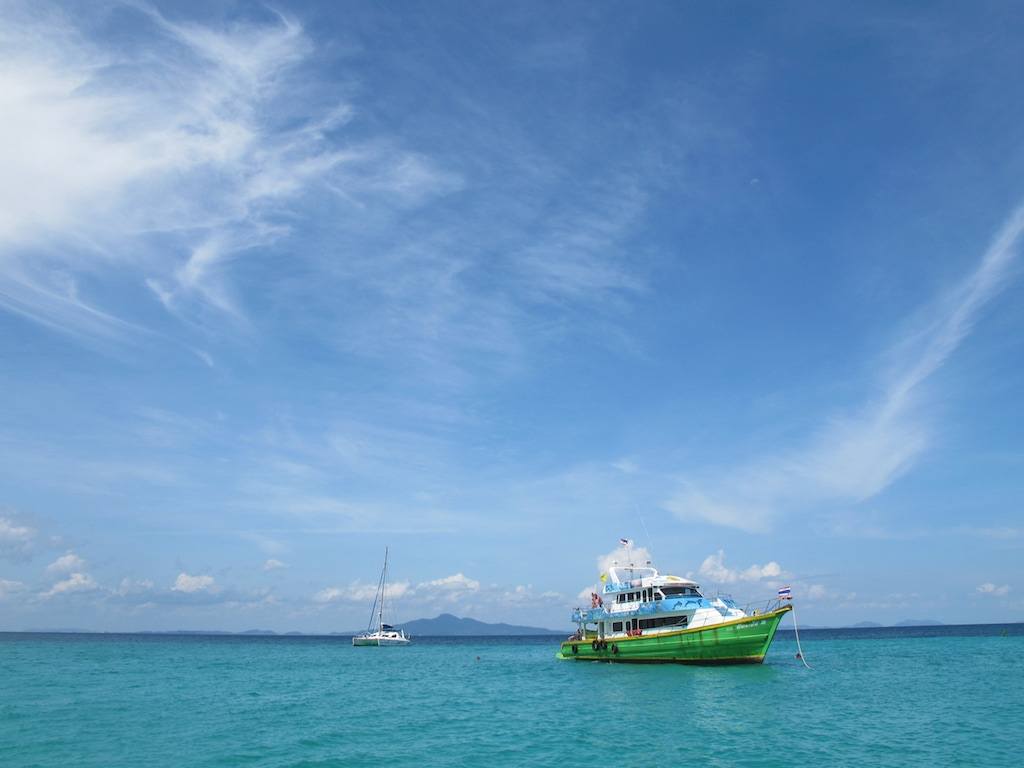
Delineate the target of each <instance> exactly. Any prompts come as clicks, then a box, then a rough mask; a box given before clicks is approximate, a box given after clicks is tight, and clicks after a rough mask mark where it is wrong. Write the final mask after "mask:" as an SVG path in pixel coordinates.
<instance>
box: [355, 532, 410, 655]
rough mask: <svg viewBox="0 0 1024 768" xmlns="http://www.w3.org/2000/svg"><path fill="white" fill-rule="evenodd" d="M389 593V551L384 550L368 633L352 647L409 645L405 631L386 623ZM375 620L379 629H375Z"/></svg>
mask: <svg viewBox="0 0 1024 768" xmlns="http://www.w3.org/2000/svg"><path fill="white" fill-rule="evenodd" d="M387 592H388V550H387V547H385V548H384V567H383V568H382V569H381V572H380V583H379V584H378V585H377V594H376V596H375V597H374V598H373V608H371V609H370V623H369V625H368V626H367V628H366V631H365V632H363V634H361V635H356V636H355V637H353V638H352V645H376V646H381V645H408V644H409V643H410V642H411V639H410V638H408V637H406V636H405V630H403V629H395V628H394V627H392V626H391V625H390V624H385V623H384V600H385V598H386V597H387ZM374 619H376V624H377V628H376V629H374V628H373V626H374Z"/></svg>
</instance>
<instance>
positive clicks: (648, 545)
mask: <svg viewBox="0 0 1024 768" xmlns="http://www.w3.org/2000/svg"><path fill="white" fill-rule="evenodd" d="M637 517H639V518H640V525H642V526H643V527H644V536H646V537H647V552H648V554H650V556H651V558H652V559H653V558H654V548H653V547H652V546H651V534H650V531H648V530H647V523H645V522H644V516H643V515H637ZM647 564H648V565H650V562H649V561H648V563H647Z"/></svg>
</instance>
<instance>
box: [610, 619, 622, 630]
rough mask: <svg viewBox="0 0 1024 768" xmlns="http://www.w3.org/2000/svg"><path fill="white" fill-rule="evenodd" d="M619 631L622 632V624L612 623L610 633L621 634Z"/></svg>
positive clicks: (619, 622) (618, 622)
mask: <svg viewBox="0 0 1024 768" xmlns="http://www.w3.org/2000/svg"><path fill="white" fill-rule="evenodd" d="M621 631H622V622H621V621H613V622H612V632H621Z"/></svg>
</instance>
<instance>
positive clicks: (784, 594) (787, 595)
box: [779, 587, 793, 600]
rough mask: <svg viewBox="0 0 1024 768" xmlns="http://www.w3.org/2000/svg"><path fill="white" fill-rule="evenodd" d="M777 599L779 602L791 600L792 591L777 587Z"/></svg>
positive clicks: (787, 588)
mask: <svg viewBox="0 0 1024 768" xmlns="http://www.w3.org/2000/svg"><path fill="white" fill-rule="evenodd" d="M779 599H780V600H792V599H793V591H792V590H791V589H790V588H789V587H779Z"/></svg>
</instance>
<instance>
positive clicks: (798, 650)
mask: <svg viewBox="0 0 1024 768" xmlns="http://www.w3.org/2000/svg"><path fill="white" fill-rule="evenodd" d="M791 605H792V604H791ZM792 614H793V631H794V632H796V657H797V658H798V659H800V661H801V662H802V663H803V665H804V666H805V667H807V668H808V669H811V665H810V664H808V663H807V659H805V658H804V649H803V648H801V647H800V628H799V627H797V625H796V606H793V610H792Z"/></svg>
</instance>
